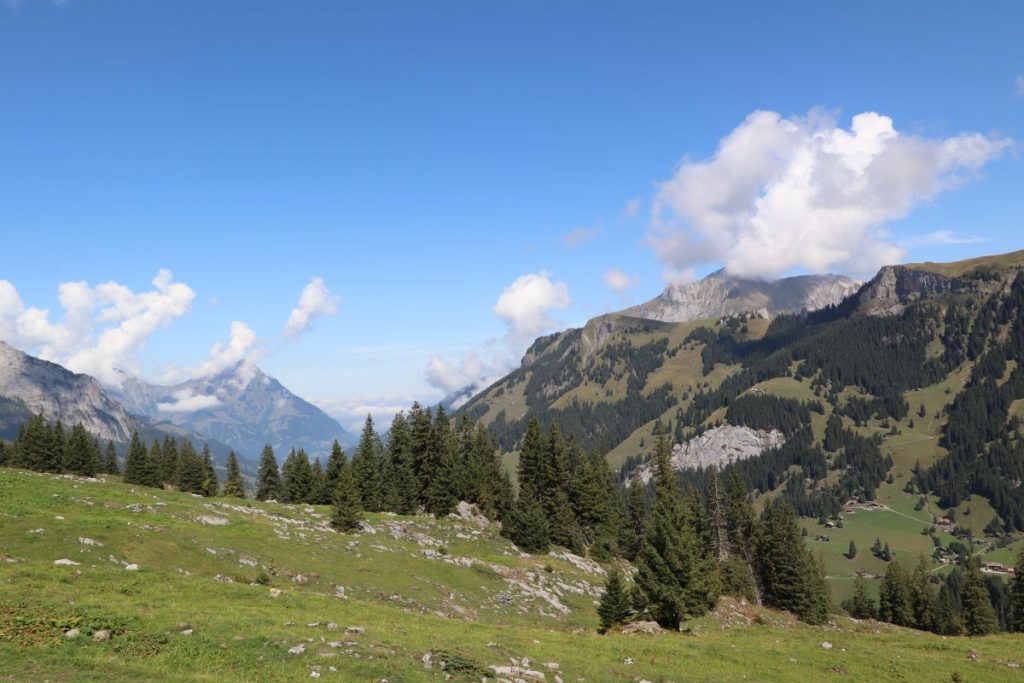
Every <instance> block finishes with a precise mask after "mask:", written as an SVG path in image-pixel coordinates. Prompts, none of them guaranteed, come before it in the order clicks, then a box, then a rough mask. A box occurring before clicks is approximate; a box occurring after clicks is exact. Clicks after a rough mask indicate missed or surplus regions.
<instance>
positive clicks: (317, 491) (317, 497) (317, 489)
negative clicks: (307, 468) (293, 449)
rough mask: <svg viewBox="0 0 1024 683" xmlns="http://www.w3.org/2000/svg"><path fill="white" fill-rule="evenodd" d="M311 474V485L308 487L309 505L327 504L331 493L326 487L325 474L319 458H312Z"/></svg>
mask: <svg viewBox="0 0 1024 683" xmlns="http://www.w3.org/2000/svg"><path fill="white" fill-rule="evenodd" d="M311 474H312V480H313V485H312V486H311V487H310V489H309V503H310V505H329V504H330V503H331V500H330V498H331V494H330V492H329V491H328V489H327V475H326V474H325V473H324V468H323V465H321V464H320V458H315V459H314V460H313V467H312V468H311Z"/></svg>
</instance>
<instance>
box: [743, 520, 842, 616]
mask: <svg viewBox="0 0 1024 683" xmlns="http://www.w3.org/2000/svg"><path fill="white" fill-rule="evenodd" d="M757 561H758V575H759V578H760V586H761V589H762V599H763V600H764V603H765V604H767V605H770V606H772V607H775V608H777V609H782V610H787V611H789V612H792V613H794V614H796V615H797V616H798V617H800V619H802V620H803V621H806V622H807V623H810V624H821V623H824V621H825V620H826V619H827V618H828V605H829V595H828V587H827V584H826V583H825V577H824V572H823V571H822V568H821V566H820V563H819V562H818V561H817V560H816V559H815V558H814V556H813V555H811V552H810V551H809V550H808V549H807V548H806V547H805V546H804V542H803V537H802V536H801V534H800V526H799V524H797V519H796V515H795V513H794V512H793V508H792V507H790V505H789V503H787V502H785V501H776V502H774V503H772V504H771V505H769V506H768V507H767V509H766V510H765V513H764V519H763V521H762V524H761V531H760V535H759V539H758V554H757Z"/></svg>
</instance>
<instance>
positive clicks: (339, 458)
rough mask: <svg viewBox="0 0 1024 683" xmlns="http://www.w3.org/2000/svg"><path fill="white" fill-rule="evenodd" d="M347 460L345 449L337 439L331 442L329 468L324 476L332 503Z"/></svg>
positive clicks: (328, 459)
mask: <svg viewBox="0 0 1024 683" xmlns="http://www.w3.org/2000/svg"><path fill="white" fill-rule="evenodd" d="M345 462H346V457H345V451H344V449H342V447H341V444H340V443H338V440H337V439H335V440H334V442H333V443H332V444H331V454H330V456H328V458H327V470H326V471H325V472H324V477H325V478H326V480H327V496H328V497H329V498H330V502H332V503H333V502H334V491H335V490H336V489H337V488H338V477H340V476H341V470H342V468H343V467H345Z"/></svg>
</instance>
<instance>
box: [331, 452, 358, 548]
mask: <svg viewBox="0 0 1024 683" xmlns="http://www.w3.org/2000/svg"><path fill="white" fill-rule="evenodd" d="M362 518H363V506H362V496H361V495H360V493H359V489H358V488H357V487H356V480H355V477H354V476H353V475H352V466H351V465H348V464H346V465H344V466H343V467H342V468H341V471H340V472H339V473H338V488H337V489H335V491H334V511H333V513H332V514H331V526H333V527H334V528H335V529H337V530H338V531H342V532H345V531H351V530H353V529H356V528H358V527H359V522H360V521H361V520H362Z"/></svg>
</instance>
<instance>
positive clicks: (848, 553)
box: [846, 538, 857, 560]
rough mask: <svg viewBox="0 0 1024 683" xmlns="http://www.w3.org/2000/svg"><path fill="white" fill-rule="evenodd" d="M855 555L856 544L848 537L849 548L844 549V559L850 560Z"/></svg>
mask: <svg viewBox="0 0 1024 683" xmlns="http://www.w3.org/2000/svg"><path fill="white" fill-rule="evenodd" d="M856 557H857V544H856V543H854V542H853V539H852V538H851V539H850V548H849V549H848V550H847V551H846V559H848V560H852V559H855V558H856Z"/></svg>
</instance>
